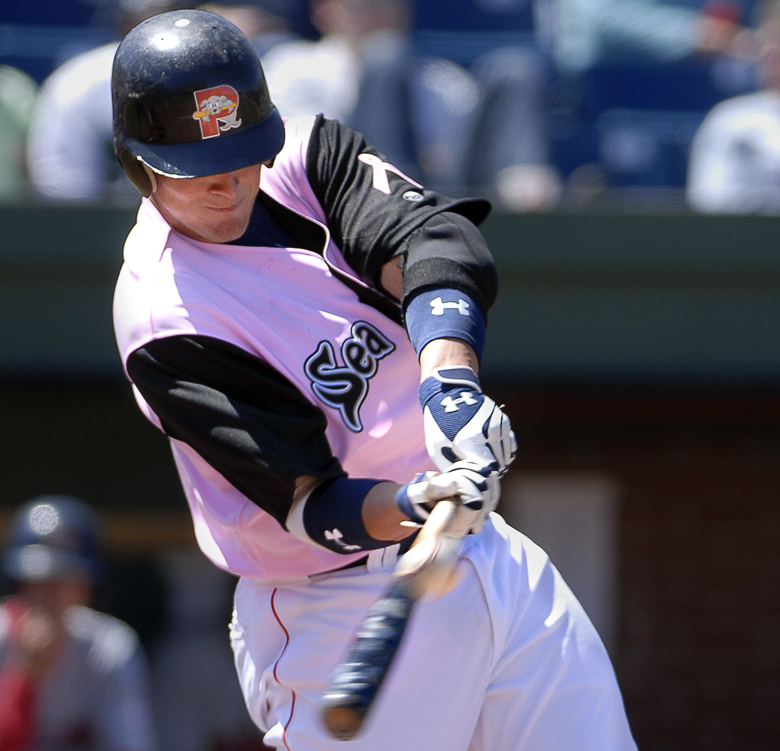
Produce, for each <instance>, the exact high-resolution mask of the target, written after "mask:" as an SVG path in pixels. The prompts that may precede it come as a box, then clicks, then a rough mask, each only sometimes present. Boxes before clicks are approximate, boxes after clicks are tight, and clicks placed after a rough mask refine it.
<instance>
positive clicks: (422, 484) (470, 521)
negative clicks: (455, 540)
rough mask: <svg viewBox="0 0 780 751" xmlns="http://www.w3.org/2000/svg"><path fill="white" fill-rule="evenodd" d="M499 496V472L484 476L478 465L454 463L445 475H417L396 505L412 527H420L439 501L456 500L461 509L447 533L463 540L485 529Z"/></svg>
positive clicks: (403, 489)
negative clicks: (465, 536) (486, 521)
mask: <svg viewBox="0 0 780 751" xmlns="http://www.w3.org/2000/svg"><path fill="white" fill-rule="evenodd" d="M500 496H501V485H500V482H499V479H498V473H497V472H488V473H487V474H483V473H482V472H480V471H479V468H478V466H476V465H474V464H472V463H471V462H465V461H463V462H458V463H457V464H453V465H452V466H451V467H450V468H449V469H448V470H447V471H446V472H442V473H437V472H425V473H424V474H419V475H417V476H416V477H415V478H414V479H413V480H412V481H411V482H408V483H406V485H402V486H401V487H400V488H399V489H398V492H397V493H396V503H397V504H398V507H399V508H400V509H401V511H403V513H404V514H405V515H406V516H408V517H409V519H410V520H411V523H412V524H413V525H421V524H424V523H425V520H426V519H427V518H428V516H429V515H430V513H431V510H432V509H433V507H434V506H435V505H436V504H437V503H438V502H439V501H441V500H444V499H445V498H447V499H452V500H455V501H456V502H457V503H458V509H457V511H456V512H455V518H454V520H453V523H452V525H451V527H450V529H449V530H448V534H449V535H451V536H452V537H463V536H464V535H467V534H470V533H474V534H476V533H477V532H479V531H480V530H481V529H482V527H483V526H484V524H485V520H486V519H487V518H488V516H489V515H490V512H491V511H493V510H494V509H495V508H496V506H497V505H498V499H499V498H500Z"/></svg>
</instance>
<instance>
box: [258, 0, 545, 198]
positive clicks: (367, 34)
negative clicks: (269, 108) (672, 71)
mask: <svg viewBox="0 0 780 751" xmlns="http://www.w3.org/2000/svg"><path fill="white" fill-rule="evenodd" d="M310 7H311V14H312V23H313V25H314V26H315V27H316V28H317V29H318V30H319V31H320V32H321V34H322V38H321V39H320V40H318V41H316V42H299V43H294V44H288V45H281V46H279V47H277V48H276V49H275V50H273V51H272V52H271V53H269V54H268V55H266V56H265V57H264V59H263V65H264V68H265V71H266V76H267V79H268V84H269V88H270V91H271V97H272V99H273V100H274V103H275V104H276V105H277V107H278V108H279V111H280V112H281V113H282V114H283V115H284V116H294V115H298V114H304V113H317V112H322V113H323V114H325V115H326V116H327V117H330V118H334V119H338V120H340V121H342V122H344V123H345V124H347V125H349V126H351V127H353V128H354V129H355V130H358V131H360V132H361V133H363V134H364V135H365V136H366V137H367V139H368V140H369V141H371V142H372V143H374V144H375V145H376V146H377V148H378V149H379V150H380V151H382V152H383V153H384V154H385V155H386V156H387V157H388V158H389V159H390V160H391V161H392V162H393V163H394V164H396V165H397V166H398V167H399V168H401V169H402V170H403V171H404V172H406V173H407V174H409V175H410V176H412V177H415V178H417V179H420V180H422V181H423V182H425V183H426V184H428V185H430V186H431V187H435V188H437V189H439V190H443V191H447V192H457V191H458V190H464V189H469V190H473V189H474V188H478V189H484V190H486V191H487V192H488V194H489V195H490V197H495V196H494V195H493V194H494V193H496V190H497V184H498V180H499V176H498V172H499V171H500V170H501V169H503V168H505V167H511V166H513V165H516V164H518V163H523V164H525V163H528V164H531V165H533V166H534V170H535V171H534V172H533V174H528V173H527V174H526V175H525V176H524V177H521V176H520V175H515V180H514V182H516V183H519V182H521V181H522V182H523V184H524V187H525V186H526V185H527V184H528V181H529V179H532V180H533V181H534V182H537V181H538V169H539V165H541V166H542V168H543V167H544V165H545V162H546V156H547V151H546V144H545V139H546V135H545V133H544V124H543V122H541V120H542V119H543V104H542V100H543V92H544V78H543V76H542V75H540V71H539V70H538V69H536V70H532V69H531V67H530V65H528V64H526V63H525V62H524V61H521V60H520V56H521V55H522V54H524V53H522V52H520V51H515V50H512V51H503V50H502V51H497V52H496V56H495V58H494V59H493V60H492V61H490V63H488V61H485V65H484V67H481V68H480V69H479V74H474V73H471V72H469V71H467V70H466V69H465V68H464V67H462V66H460V65H457V64H456V63H454V62H452V61H450V60H446V59H443V58H440V57H434V56H431V55H425V54H421V53H420V51H419V50H417V49H416V48H415V46H414V44H413V41H412V37H411V35H410V28H411V7H410V3H409V2H407V0H311V3H310ZM539 142H541V143H539ZM532 202H534V203H535V202H536V198H535V197H534V198H532ZM525 207H526V206H525V205H524V208H525Z"/></svg>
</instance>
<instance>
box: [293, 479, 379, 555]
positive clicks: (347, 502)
mask: <svg viewBox="0 0 780 751" xmlns="http://www.w3.org/2000/svg"><path fill="white" fill-rule="evenodd" d="M380 482H382V480H369V479H352V478H351V477H340V478H339V479H337V480H333V481H332V482H326V483H323V484H322V485H319V486H318V487H316V488H315V489H314V490H313V491H312V492H311V495H309V497H308V498H307V499H306V505H305V506H304V508H303V526H304V529H305V530H306V534H307V535H308V536H309V537H310V538H311V539H312V540H314V542H316V543H317V544H318V545H322V546H323V547H325V548H328V549H330V550H332V551H334V552H335V553H341V554H342V555H348V554H350V553H357V552H359V551H361V550H376V549H378V548H383V547H386V546H387V544H388V541H386V540H385V541H383V540H376V539H374V538H373V537H371V535H369V534H368V532H367V531H366V527H365V525H364V524H363V514H362V509H363V501H364V500H365V498H366V494H367V493H368V491H369V490H371V488H373V487H374V485H378V484H379V483H380Z"/></svg>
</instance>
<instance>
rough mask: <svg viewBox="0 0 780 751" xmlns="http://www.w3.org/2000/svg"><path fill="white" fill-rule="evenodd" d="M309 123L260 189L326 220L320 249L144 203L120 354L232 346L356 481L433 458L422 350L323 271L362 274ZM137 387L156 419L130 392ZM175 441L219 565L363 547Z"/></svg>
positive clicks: (301, 567) (283, 573)
mask: <svg viewBox="0 0 780 751" xmlns="http://www.w3.org/2000/svg"><path fill="white" fill-rule="evenodd" d="M313 123H314V118H310V117H303V118H295V119H294V120H292V121H290V122H288V125H287V140H286V143H285V146H284V149H283V150H282V152H281V153H280V154H279V155H278V156H277V158H276V161H275V163H274V167H273V169H264V170H263V177H262V181H261V188H262V190H263V191H265V192H266V193H267V194H269V195H270V196H271V197H273V198H274V199H275V200H277V201H278V202H280V203H282V204H283V205H285V206H287V207H288V208H291V209H292V210H294V211H295V212H297V213H299V214H301V215H303V216H305V217H307V218H308V219H311V220H314V221H316V222H318V223H319V224H320V225H321V226H322V227H323V229H324V230H325V232H326V237H327V247H326V249H325V252H324V254H323V256H320V255H318V254H316V253H314V252H311V251H309V250H302V249H297V248H268V247H245V246H237V245H218V244H210V243H203V242H198V241H195V240H191V239H189V238H187V237H184V236H183V235H181V234H179V233H177V232H175V231H173V230H172V229H171V228H170V226H169V225H168V224H167V223H166V222H165V220H164V219H163V218H162V216H161V215H160V214H159V212H158V211H157V209H156V208H155V206H154V205H153V204H152V203H151V202H150V201H148V200H146V199H144V201H143V202H142V205H141V208H140V210H139V212H138V219H137V224H136V226H135V227H134V229H133V230H132V232H131V233H130V235H129V237H128V239H127V242H126V245H125V252H124V266H123V268H122V271H121V272H120V276H119V280H118V283H117V288H116V294H115V299H114V319H115V328H116V335H117V341H118V345H119V350H120V352H121V355H122V359H123V362H126V361H127V358H128V356H129V355H130V353H131V352H133V351H134V350H135V349H137V348H139V347H141V346H143V345H145V344H147V343H148V342H150V341H151V340H153V339H158V338H162V337H168V336H175V335H182V334H184V335H187V334H190V335H193V334H198V335H204V336H209V337H214V338H218V339H221V340H224V341H226V342H229V343H231V344H234V345H237V346H239V347H241V348H242V349H244V350H246V351H247V352H249V353H250V354H252V355H254V356H256V357H258V358H260V359H262V360H264V361H265V362H266V363H268V364H269V365H271V366H272V367H273V368H275V369H276V370H277V371H278V372H279V373H281V374H282V375H284V376H285V377H286V378H288V379H289V380H290V381H291V382H292V383H293V384H295V385H296V386H297V388H298V389H299V390H300V392H301V393H302V394H304V395H305V396H306V397H307V398H308V399H309V400H310V401H311V402H312V403H313V404H315V405H316V406H317V407H319V408H320V409H321V410H322V411H323V412H324V414H325V415H326V418H327V431H326V435H327V439H328V441H329V443H330V446H331V449H332V452H333V454H334V456H336V457H337V458H338V459H339V460H340V461H341V463H342V466H343V467H344V469H345V470H346V472H347V473H348V474H349V475H350V476H351V477H370V478H377V479H388V480H395V481H398V482H406V481H408V480H409V479H411V478H412V476H413V475H414V474H415V473H416V472H418V471H423V470H426V469H432V468H433V467H432V465H431V463H430V460H429V458H428V454H427V451H426V448H425V439H424V433H423V422H422V413H421V410H420V406H419V404H418V402H417V385H418V382H419V366H418V363H417V355H416V353H415V352H414V349H413V348H412V345H411V344H410V342H409V340H408V337H407V334H406V332H405V330H404V329H403V328H402V327H401V326H399V325H398V324H396V323H394V322H392V321H390V320H389V319H388V318H387V317H385V316H384V315H382V314H381V313H380V312H378V311H377V310H375V309H374V308H373V307H371V306H369V305H366V304H364V303H362V302H360V301H359V299H358V296H357V295H356V293H355V292H353V291H352V290H351V289H349V288H348V287H347V286H345V285H344V284H343V283H342V282H340V281H339V280H338V279H337V278H336V277H334V275H333V274H332V273H331V267H336V268H337V269H339V270H340V271H341V272H346V273H347V274H349V275H350V276H351V277H352V278H353V279H355V280H356V281H358V283H361V282H359V280H357V277H356V275H355V274H354V272H352V271H351V270H350V269H349V267H348V265H347V264H346V263H345V261H344V259H343V257H342V255H341V252H340V251H339V249H338V248H337V247H336V245H335V244H334V243H333V241H332V240H331V239H330V234H329V233H328V231H327V227H326V226H325V224H324V215H323V212H322V209H321V207H320V206H319V204H318V202H317V200H316V198H315V196H314V194H313V192H312V190H311V188H310V186H309V184H308V181H307V179H306V173H305V155H306V149H307V145H308V140H309V135H310V132H311V128H312V125H313ZM361 284H362V283H361ZM347 387H348V390H349V392H350V398H349V399H348V400H347V399H345V398H344V389H345V388H347ZM135 395H136V399H137V400H138V403H139V405H140V406H141V409H142V410H143V411H144V413H145V414H146V415H147V417H148V418H149V419H150V420H151V421H152V422H154V423H155V424H156V425H157V426H158V427H161V426H160V422H159V420H158V419H157V417H156V415H155V414H154V413H153V412H152V410H151V409H150V407H149V406H148V405H147V404H146V403H145V401H144V399H143V397H141V395H140V394H139V393H138V391H137V390H135ZM390 405H393V406H392V411H391V407H390ZM171 445H172V449H173V455H174V459H175V461H176V465H177V468H178V470H179V474H180V476H181V480H182V484H183V487H184V491H185V494H186V496H187V500H188V503H189V506H190V510H191V512H192V517H193V520H194V525H195V533H196V537H197V540H198V544H199V545H200V547H201V549H202V550H203V552H204V553H205V554H206V555H207V556H208V557H209V558H210V559H211V560H212V561H213V562H214V563H215V564H216V565H218V566H220V567H221V568H224V569H226V570H228V571H230V572H231V573H233V574H236V575H240V576H251V577H258V578H262V579H272V580H275V579H284V578H295V577H300V576H306V575H310V574H313V573H317V572H322V571H326V570H329V569H333V568H337V567H339V566H343V565H345V564H346V563H348V562H349V561H351V560H353V559H355V558H357V557H360V556H361V555H365V553H358V554H352V555H348V556H345V555H339V554H336V553H333V552H331V551H329V550H327V549H325V548H320V547H318V546H314V545H311V544H307V543H305V542H303V541H301V540H298V539H297V538H295V537H293V535H291V534H290V533H289V532H287V531H286V530H284V529H283V528H282V527H281V525H280V524H279V523H278V522H277V521H276V520H275V519H274V518H272V517H271V516H270V515H269V514H267V513H266V512H264V511H263V510H262V509H260V508H259V507H258V506H257V505H256V504H254V503H253V502H251V501H250V500H249V499H248V498H246V496H244V495H243V494H242V493H240V492H239V491H238V490H237V489H236V488H234V487H233V486H232V485H231V484H230V483H228V482H227V480H225V479H224V478H223V477H222V476H221V475H219V473H217V472H216V471H215V470H214V469H213V468H212V467H211V466H209V465H208V464H207V463H206V462H205V461H204V460H203V459H202V458H201V457H200V456H199V455H198V454H197V453H196V452H195V451H194V450H193V449H191V448H190V447H189V446H188V445H186V444H184V443H183V442H180V441H177V440H174V439H172V440H171Z"/></svg>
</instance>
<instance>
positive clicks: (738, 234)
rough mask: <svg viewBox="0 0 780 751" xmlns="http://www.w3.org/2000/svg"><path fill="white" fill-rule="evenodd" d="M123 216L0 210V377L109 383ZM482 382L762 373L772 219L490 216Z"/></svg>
mask: <svg viewBox="0 0 780 751" xmlns="http://www.w3.org/2000/svg"><path fill="white" fill-rule="evenodd" d="M134 213H135V211H134V209H116V208H115V209H107V208H97V207H96V208H79V209H73V208H67V207H46V206H28V207H10V206H6V207H0V222H2V226H3V228H4V231H3V233H2V240H1V241H0V318H1V320H2V325H0V377H20V376H24V377H27V376H30V375H35V376H42V375H46V376H54V377H62V376H68V377H76V378H83V377H85V376H87V377H92V378H94V377H101V378H105V377H109V378H112V377H121V373H120V370H119V361H118V358H117V354H116V350H115V346H114V342H113V334H112V331H111V295H112V289H113V283H114V279H115V277H116V274H117V271H118V270H119V266H120V263H121V248H122V244H123V240H124V237H125V235H126V234H127V231H128V230H129V229H130V227H131V226H132V224H133V221H134ZM483 229H484V232H485V235H486V236H487V238H488V240H489V243H490V247H491V249H492V250H493V252H494V254H495V256H496V259H497V262H498V265H499V271H500V274H501V292H500V296H499V300H498V302H497V304H496V306H495V307H494V309H493V311H492V312H491V317H490V339H489V343H488V347H487V350H486V356H485V369H486V370H485V373H486V375H488V376H489V377H494V378H500V379H501V380H504V381H507V382H513V381H517V380H521V381H527V380H535V381H538V380H540V379H541V380H549V379H554V380H571V379H574V380H581V379H589V380H593V379H595V380H613V379H625V378H631V379H639V380H670V379H671V380H674V379H678V380H679V379H682V380H692V379H693V380H715V381H722V380H724V379H725V380H734V379H736V380H743V381H744V380H748V381H752V380H764V381H765V380H770V381H771V380H774V379H776V378H777V377H778V376H779V375H780V347H778V346H777V343H778V342H779V341H780V243H778V237H780V218H775V217H722V216H721V217H703V216H694V215H684V214H680V215H641V214H633V215H629V214H558V213H555V214H541V215H507V214H495V215H494V216H492V217H491V218H490V219H489V220H488V221H487V222H486V224H485V225H484V228H483Z"/></svg>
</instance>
